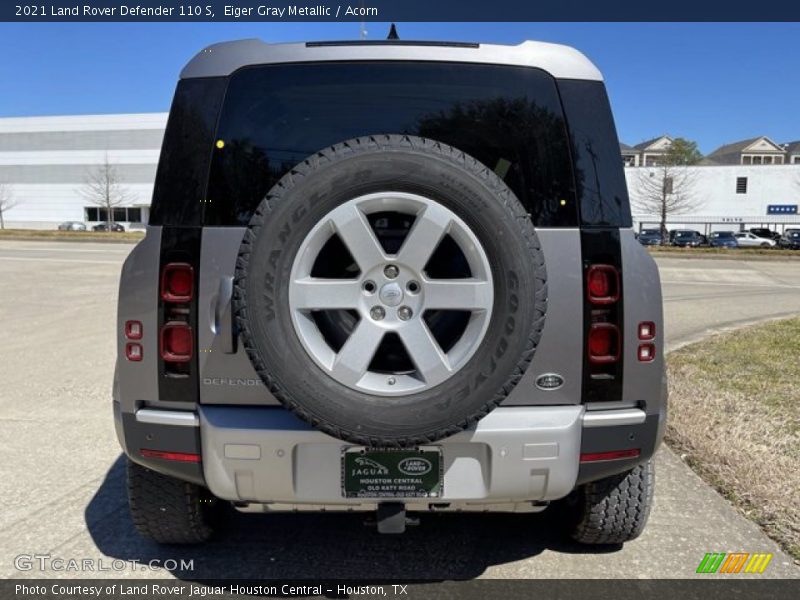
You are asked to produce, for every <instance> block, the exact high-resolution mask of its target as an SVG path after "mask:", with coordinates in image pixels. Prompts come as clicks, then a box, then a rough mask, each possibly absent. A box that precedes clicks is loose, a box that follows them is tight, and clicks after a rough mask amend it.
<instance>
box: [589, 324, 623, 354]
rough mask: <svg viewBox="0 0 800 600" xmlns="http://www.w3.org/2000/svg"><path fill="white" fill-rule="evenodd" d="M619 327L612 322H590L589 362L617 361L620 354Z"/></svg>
mask: <svg viewBox="0 0 800 600" xmlns="http://www.w3.org/2000/svg"><path fill="white" fill-rule="evenodd" d="M619 338H620V335H619V328H618V327H617V326H616V325H614V324H613V323H592V325H591V327H590V328H589V342H588V349H589V362H591V363H594V364H604V363H612V362H617V361H618V360H619V355H620V339H619Z"/></svg>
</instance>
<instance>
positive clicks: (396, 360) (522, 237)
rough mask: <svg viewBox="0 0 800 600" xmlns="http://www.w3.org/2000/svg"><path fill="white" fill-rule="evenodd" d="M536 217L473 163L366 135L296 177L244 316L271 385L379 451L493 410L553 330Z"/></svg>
mask: <svg viewBox="0 0 800 600" xmlns="http://www.w3.org/2000/svg"><path fill="white" fill-rule="evenodd" d="M546 298H547V289H546V273H545V265H544V257H543V254H542V251H541V249H540V246H539V241H538V239H537V236H536V232H535V230H534V228H533V224H532V223H531V221H530V218H529V217H528V215H527V214H526V211H525V210H524V208H523V207H522V205H521V204H520V202H519V201H518V200H517V199H516V197H515V196H514V194H513V193H512V192H511V191H510V190H509V189H508V187H507V186H506V185H505V184H504V183H503V181H502V180H501V179H500V178H499V177H497V176H496V175H495V174H494V173H492V172H491V171H489V170H488V169H487V168H486V167H484V166H483V165H482V164H481V163H479V162H478V161H476V160H475V159H473V158H472V157H470V156H468V155H466V154H464V153H463V152H460V151H458V150H456V149H454V148H451V147H449V146H446V145H444V144H440V143H437V142H434V141H431V140H428V139H422V138H417V137H410V136H399V135H382V136H370V137H366V138H358V139H353V140H349V141H347V142H344V143H341V144H337V145H335V146H332V147H330V148H328V149H326V150H323V151H321V152H319V153H318V154H315V155H313V156H311V157H309V158H308V159H306V160H305V161H303V162H302V163H300V164H299V165H297V166H296V167H295V168H294V169H292V170H291V171H290V172H289V173H287V174H286V175H285V176H284V177H283V178H282V179H281V180H280V181H279V182H278V183H277V184H276V185H275V186H274V187H273V188H272V190H270V192H269V193H268V194H267V197H266V198H265V199H264V200H263V201H262V202H261V204H260V205H259V207H258V209H257V210H256V211H255V213H254V215H253V217H252V219H251V220H250V223H249V225H248V227H247V230H246V232H245V234H244V238H243V241H242V244H241V247H240V249H239V254H238V258H237V263H236V279H235V290H234V311H235V315H236V322H237V325H238V327H239V330H240V332H241V338H242V341H243V344H244V347H245V349H246V351H247V353H248V355H249V357H250V360H251V362H252V364H253V366H254V368H255V370H256V371H257V372H258V374H259V376H260V377H261V379H262V380H263V381H264V383H265V385H266V386H267V387H268V388H269V389H270V390H271V392H272V393H273V394H274V395H275V397H276V398H277V399H278V400H279V401H280V402H282V403H283V404H284V405H285V406H286V407H287V408H289V409H290V410H291V411H293V412H294V413H295V414H296V415H298V416H299V417H300V418H302V419H304V420H305V421H307V422H309V423H310V424H311V425H313V426H314V427H316V428H318V429H320V430H322V431H324V432H326V433H328V434H330V435H332V436H335V437H337V438H340V439H343V440H347V441H351V442H354V443H358V444H364V445H369V446H401V447H408V446H415V445H419V444H425V443H429V442H433V441H436V440H439V439H441V438H443V437H446V436H448V435H451V434H454V433H457V432H459V431H462V430H464V429H466V428H468V427H470V426H471V425H472V424H474V423H475V422H476V421H478V420H479V419H480V418H481V417H483V416H484V415H486V414H487V413H488V412H489V411H491V410H492V409H493V408H495V407H496V406H497V405H498V404H499V403H500V402H501V401H502V400H503V399H504V398H505V397H506V396H507V395H508V394H509V393H510V392H511V390H512V389H513V388H514V386H515V385H516V384H517V383H518V382H519V380H520V378H521V377H522V375H523V373H524V372H525V369H526V368H527V367H528V365H529V364H530V361H531V359H532V357H533V354H534V351H535V349H536V346H537V344H538V342H539V338H540V336H541V332H542V328H543V326H544V318H545V308H546Z"/></svg>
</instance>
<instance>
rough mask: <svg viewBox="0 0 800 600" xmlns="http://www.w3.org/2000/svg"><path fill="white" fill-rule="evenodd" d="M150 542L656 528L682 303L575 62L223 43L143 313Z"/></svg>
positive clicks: (142, 281)
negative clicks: (259, 517)
mask: <svg viewBox="0 0 800 600" xmlns="http://www.w3.org/2000/svg"><path fill="white" fill-rule="evenodd" d="M118 335H119V343H118V352H119V358H118V361H117V369H116V375H115V380H114V417H115V422H116V427H117V435H118V437H119V440H120V443H121V444H122V447H123V448H124V450H125V453H126V454H127V456H128V459H129V460H128V491H129V499H130V506H131V511H132V515H133V520H134V523H135V524H136V527H137V528H138V530H139V531H140V532H141V533H142V534H144V535H145V536H148V537H150V538H152V539H155V540H157V541H159V542H166V543H181V542H185V543H189V542H200V541H203V540H206V539H207V538H208V537H209V536H210V535H211V534H212V532H213V531H214V527H215V524H216V518H217V516H218V511H219V510H220V508H221V507H222V505H223V503H231V504H232V505H233V506H235V507H237V508H239V509H240V510H244V511H247V510H250V511H290V510H292V511H294V510H323V509H324V510H327V511H334V510H342V511H359V510H363V511H377V523H378V529H379V530H380V531H382V532H398V531H402V530H403V528H404V525H405V523H406V516H405V512H406V511H418V512H424V511H433V510H436V511H448V510H450V511H462V512H466V511H476V512H480V511H514V512H532V511H540V510H544V509H545V507H546V506H547V505H548V504H549V503H551V502H554V501H561V502H560V505H562V506H563V507H565V508H566V509H567V511H566V512H567V513H568V514H569V515H570V517H569V518H567V519H565V520H566V521H568V525H569V527H570V528H571V533H572V535H573V537H574V538H575V539H577V540H579V541H582V542H586V543H619V542H624V541H627V540H630V539H633V538H634V537H636V536H637V535H638V534H639V533H640V532H641V531H642V528H643V527H644V524H645V521H646V519H647V515H648V512H649V507H650V503H651V498H652V494H653V466H652V462H651V458H652V456H653V453H654V451H655V449H656V447H657V445H658V443H659V440H660V438H661V435H662V431H663V427H664V420H665V413H666V388H665V384H664V365H663V352H662V348H663V328H662V307H661V290H660V283H659V278H658V271H657V269H656V266H655V264H654V262H653V261H652V260H651V258H650V257H649V256H648V254H647V253H646V252H645V251H644V250H643V249H642V248H641V246H640V244H639V243H638V242H637V241H636V239H635V237H634V232H633V230H632V228H631V215H630V208H629V201H628V195H627V190H626V187H625V179H624V176H623V167H622V161H621V159H620V156H619V146H618V144H617V136H616V132H615V129H614V123H613V119H612V116H611V110H610V107H609V102H608V99H607V96H606V92H605V89H604V85H603V81H602V77H601V75H600V73H599V72H598V71H597V69H596V68H595V67H594V66H593V65H592V64H591V63H590V62H589V61H588V60H587V59H586V58H585V57H584V56H583V55H582V54H580V53H579V52H577V51H575V50H573V49H571V48H567V47H563V46H558V45H552V44H543V43H535V42H525V43H522V44H520V45H518V46H498V45H485V44H464V43H431V42H401V41H394V40H392V41H386V42H379V43H374V42H373V43H370V42H341V43H339V42H337V43H332V42H322V43H307V44H277V45H272V44H265V43H263V42H260V41H257V40H248V41H241V42H233V43H225V44H219V45H215V46H211V47H209V48H207V49H205V50H203V51H202V52H201V53H200V54H198V55H197V56H196V57H195V58H194V59H193V60H192V61H191V62H190V63H189V64H188V65H187V66H186V67H185V69H184V70H183V72H182V74H181V78H180V82H179V83H178V86H177V90H176V92H175V98H174V101H173V104H172V108H171V111H170V116H169V122H168V125H167V129H166V134H165V138H164V143H163V148H162V151H161V159H160V162H159V166H158V172H157V176H156V182H155V190H154V195H153V204H152V208H151V214H150V223H149V226H148V228H147V235H146V237H145V238H144V240H143V241H142V242H140V243H139V244H138V245H137V246H136V247H135V249H134V250H133V251H132V252H131V254H130V256H129V257H128V259H127V260H126V262H125V265H124V267H123V271H122V278H121V283H120V294H119V318H118Z"/></svg>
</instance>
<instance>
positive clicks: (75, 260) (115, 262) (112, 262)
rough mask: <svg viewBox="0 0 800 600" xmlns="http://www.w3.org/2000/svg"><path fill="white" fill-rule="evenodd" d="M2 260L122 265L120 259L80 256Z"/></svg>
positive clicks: (27, 257)
mask: <svg viewBox="0 0 800 600" xmlns="http://www.w3.org/2000/svg"><path fill="white" fill-rule="evenodd" d="M0 260H21V261H26V262H50V263H82V264H88V265H116V266H118V267H119V266H121V265H122V263H121V262H120V261H118V260H86V259H80V258H33V257H30V256H0Z"/></svg>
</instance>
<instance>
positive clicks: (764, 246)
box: [761, 242, 769, 248]
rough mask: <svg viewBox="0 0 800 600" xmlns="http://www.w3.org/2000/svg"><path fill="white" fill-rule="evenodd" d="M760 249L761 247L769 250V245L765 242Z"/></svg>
mask: <svg viewBox="0 0 800 600" xmlns="http://www.w3.org/2000/svg"><path fill="white" fill-rule="evenodd" d="M761 247H762V248H769V244H767V243H766V242H765V243H763V244H761Z"/></svg>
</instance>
